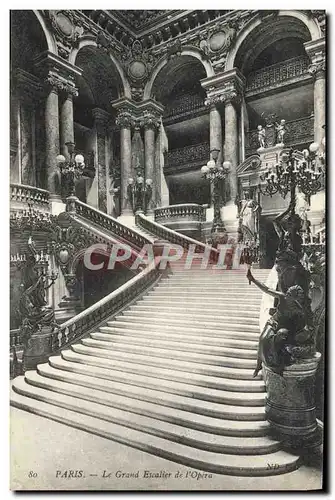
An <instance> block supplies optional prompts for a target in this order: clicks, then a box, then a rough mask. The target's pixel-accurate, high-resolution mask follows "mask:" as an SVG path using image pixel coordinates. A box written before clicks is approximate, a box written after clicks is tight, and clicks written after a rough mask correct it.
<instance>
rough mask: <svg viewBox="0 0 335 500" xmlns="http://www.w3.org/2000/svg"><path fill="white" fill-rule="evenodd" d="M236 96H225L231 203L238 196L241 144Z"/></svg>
mask: <svg viewBox="0 0 335 500" xmlns="http://www.w3.org/2000/svg"><path fill="white" fill-rule="evenodd" d="M235 98H236V94H235V93H234V92H232V93H231V94H228V93H227V94H226V95H225V148H224V156H225V160H226V161H230V163H231V167H230V172H229V187H230V200H229V201H230V202H231V203H234V201H235V199H236V196H237V192H238V191H237V173H236V168H237V165H238V162H239V154H238V153H239V143H238V130H237V111H236V108H235V105H234V99H235Z"/></svg>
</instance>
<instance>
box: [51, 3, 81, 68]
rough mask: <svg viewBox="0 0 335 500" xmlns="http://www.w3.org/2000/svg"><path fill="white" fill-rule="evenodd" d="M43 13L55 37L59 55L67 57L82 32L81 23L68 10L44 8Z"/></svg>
mask: <svg viewBox="0 0 335 500" xmlns="http://www.w3.org/2000/svg"><path fill="white" fill-rule="evenodd" d="M44 13H45V16H46V18H47V20H48V21H49V24H50V25H51V28H52V31H53V34H54V36H55V38H56V43H57V49H58V53H59V55H60V56H61V57H62V58H63V59H68V58H69V55H70V52H71V50H72V48H74V47H77V46H78V42H79V39H80V37H81V36H82V35H83V33H84V28H83V26H82V24H81V23H80V21H79V20H78V19H77V18H76V17H75V16H74V15H73V13H72V12H71V11H70V10H45V11H44Z"/></svg>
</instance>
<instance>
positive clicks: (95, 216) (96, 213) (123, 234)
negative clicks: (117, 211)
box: [67, 197, 150, 249]
mask: <svg viewBox="0 0 335 500" xmlns="http://www.w3.org/2000/svg"><path fill="white" fill-rule="evenodd" d="M67 211H68V212H69V213H71V214H76V215H79V216H81V217H83V218H84V219H86V220H88V221H90V222H93V223H94V224H97V225H99V227H101V228H103V229H106V230H107V231H110V232H111V233H113V234H114V235H116V236H119V237H120V238H122V239H123V240H125V241H127V242H128V243H130V244H131V245H132V246H134V247H136V248H138V249H141V248H142V247H143V245H147V244H148V243H150V241H149V240H148V239H146V238H145V237H144V236H142V235H141V234H139V233H137V232H136V231H135V230H134V229H131V228H129V227H127V226H125V225H123V224H121V222H119V221H118V220H116V219H114V218H113V217H111V216H110V215H107V214H106V213H104V212H101V211H100V210H98V209H96V208H93V207H90V206H89V205H87V204H86V203H83V202H81V201H79V200H78V199H77V198H75V197H71V198H68V203H67Z"/></svg>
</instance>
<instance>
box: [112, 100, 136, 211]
mask: <svg viewBox="0 0 335 500" xmlns="http://www.w3.org/2000/svg"><path fill="white" fill-rule="evenodd" d="M115 123H116V125H118V126H119V127H120V143H121V144H120V164H121V214H122V215H132V208H131V205H130V203H129V201H128V193H127V187H128V179H129V178H130V177H131V175H132V173H131V128H132V126H133V125H134V115H133V114H132V113H131V111H130V110H129V108H127V107H121V108H118V109H117V117H116V120H115Z"/></svg>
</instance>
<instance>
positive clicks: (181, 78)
mask: <svg viewBox="0 0 335 500" xmlns="http://www.w3.org/2000/svg"><path fill="white" fill-rule="evenodd" d="M203 78H206V70H205V68H204V66H203V64H202V63H201V62H200V61H198V60H197V59H195V58H194V57H192V56H189V55H182V56H176V57H174V58H172V59H171V60H170V61H169V62H168V63H167V64H166V65H165V66H164V67H163V68H162V70H161V71H160V72H159V73H158V75H157V77H156V79H155V81H154V84H153V87H152V95H153V96H154V97H155V99H156V100H157V101H158V102H160V103H162V104H163V105H164V107H165V109H164V115H163V126H164V129H165V133H166V136H167V142H168V150H167V152H166V154H165V163H164V174H165V177H166V181H167V184H168V187H169V194H170V204H180V203H199V204H202V203H208V200H209V196H210V193H209V186H208V184H207V183H206V181H204V180H203V179H202V178H201V174H200V168H201V166H202V165H204V164H205V163H207V161H208V159H209V117H208V110H207V109H206V108H205V105H204V101H205V95H206V94H205V91H204V90H203V88H202V87H201V84H200V80H201V79H203Z"/></svg>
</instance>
